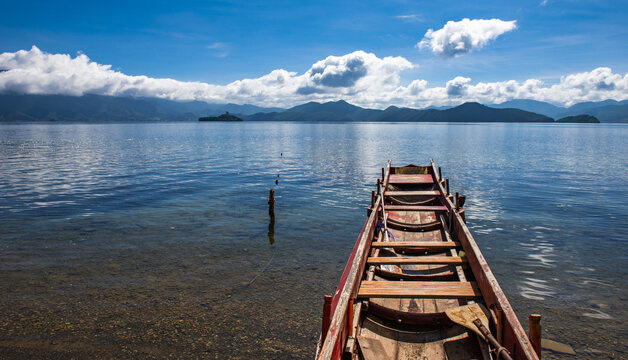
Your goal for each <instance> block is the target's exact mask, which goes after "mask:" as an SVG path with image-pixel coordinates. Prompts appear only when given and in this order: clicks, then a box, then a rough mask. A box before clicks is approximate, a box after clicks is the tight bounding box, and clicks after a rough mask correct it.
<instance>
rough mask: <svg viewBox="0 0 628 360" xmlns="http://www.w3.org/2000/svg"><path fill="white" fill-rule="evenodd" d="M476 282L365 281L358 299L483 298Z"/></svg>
mask: <svg viewBox="0 0 628 360" xmlns="http://www.w3.org/2000/svg"><path fill="white" fill-rule="evenodd" d="M481 296H482V293H481V292H480V290H479V289H478V287H477V284H475V283H474V282H458V281H363V282H362V285H361V286H360V290H359V291H358V297H389V298H430V299H434V298H442V299H459V298H464V299H467V298H475V297H481Z"/></svg>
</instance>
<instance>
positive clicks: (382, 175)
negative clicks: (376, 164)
mask: <svg viewBox="0 0 628 360" xmlns="http://www.w3.org/2000/svg"><path fill="white" fill-rule="evenodd" d="M382 181H384V168H382Z"/></svg>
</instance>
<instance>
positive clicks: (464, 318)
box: [445, 304, 488, 339]
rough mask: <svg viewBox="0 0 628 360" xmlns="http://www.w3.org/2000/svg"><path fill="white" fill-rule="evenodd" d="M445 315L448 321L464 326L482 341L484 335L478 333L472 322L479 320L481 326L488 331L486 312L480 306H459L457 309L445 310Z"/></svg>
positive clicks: (478, 330)
mask: <svg viewBox="0 0 628 360" xmlns="http://www.w3.org/2000/svg"><path fill="white" fill-rule="evenodd" d="M445 314H446V315H447V317H448V318H449V320H451V321H453V322H455V323H456V324H458V325H461V326H464V327H466V328H467V329H469V330H473V331H474V332H475V333H476V334H478V336H480V338H482V339H484V335H482V333H481V332H480V329H478V327H477V326H475V324H473V321H474V320H476V319H480V321H481V322H482V324H483V325H484V326H485V327H486V328H487V329H488V317H487V316H486V310H485V309H484V307H483V306H482V305H479V304H470V305H464V306H459V307H457V308H452V309H447V310H445Z"/></svg>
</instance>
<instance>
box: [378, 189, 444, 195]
mask: <svg viewBox="0 0 628 360" xmlns="http://www.w3.org/2000/svg"><path fill="white" fill-rule="evenodd" d="M440 194H441V192H440V191H433V190H429V191H394V190H386V191H384V195H385V196H440Z"/></svg>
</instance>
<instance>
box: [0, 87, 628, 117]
mask: <svg viewBox="0 0 628 360" xmlns="http://www.w3.org/2000/svg"><path fill="white" fill-rule="evenodd" d="M227 111H228V112H229V113H231V114H234V115H237V116H239V117H241V118H243V119H244V120H245V121H376V122H404V121H417V122H552V121H554V120H553V119H554V118H555V119H558V118H561V117H566V116H574V115H584V114H586V115H592V116H595V117H596V118H598V119H599V120H600V121H601V122H628V101H614V100H606V101H602V102H588V103H580V104H576V105H573V106H571V107H568V108H563V107H558V106H555V105H552V104H549V103H545V102H541V101H535V100H511V101H507V102H504V103H501V104H488V105H487V104H485V105H482V104H478V103H464V104H462V105H459V106H456V107H451V108H428V109H422V110H419V109H411V108H404V107H396V106H390V107H388V108H387V109H385V110H376V109H365V108H362V107H359V106H355V105H351V104H349V103H347V102H346V101H342V100H340V101H335V102H327V103H317V102H309V103H306V104H302V105H298V106H295V107H292V108H290V109H280V108H264V107H259V106H255V105H237V104H210V103H206V102H202V101H188V102H182V101H173V100H165V99H157V98H133V97H112V96H101V95H84V96H80V97H77V96H63V95H11V94H4V95H2V94H0V122H5V123H6V122H55V121H57V122H99V123H101V122H156V121H197V120H198V118H199V117H204V116H216V115H220V114H223V113H225V112H227Z"/></svg>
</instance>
